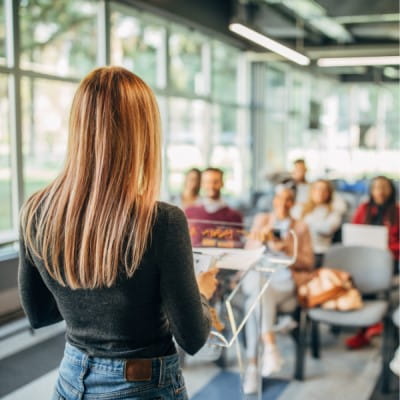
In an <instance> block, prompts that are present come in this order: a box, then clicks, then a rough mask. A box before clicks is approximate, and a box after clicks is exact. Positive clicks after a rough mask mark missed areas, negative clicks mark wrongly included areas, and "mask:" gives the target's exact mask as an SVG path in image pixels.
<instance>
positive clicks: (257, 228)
mask: <svg viewBox="0 0 400 400" xmlns="http://www.w3.org/2000/svg"><path fill="white" fill-rule="evenodd" d="M269 230H270V224H269V214H266V213H260V214H257V215H256V216H255V217H254V221H253V225H252V227H251V230H250V235H249V237H248V239H247V241H246V245H245V248H246V249H255V248H258V247H260V246H261V244H262V243H263V242H264V240H265V238H266V234H267V233H268V231H269Z"/></svg>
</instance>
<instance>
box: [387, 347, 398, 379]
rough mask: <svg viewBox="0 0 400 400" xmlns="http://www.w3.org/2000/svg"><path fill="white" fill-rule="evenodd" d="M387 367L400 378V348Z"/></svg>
mask: <svg viewBox="0 0 400 400" xmlns="http://www.w3.org/2000/svg"><path fill="white" fill-rule="evenodd" d="M389 367H390V369H391V370H392V372H393V373H394V374H396V375H397V376H400V347H398V348H397V350H396V353H395V354H394V357H393V360H392V361H390V364H389Z"/></svg>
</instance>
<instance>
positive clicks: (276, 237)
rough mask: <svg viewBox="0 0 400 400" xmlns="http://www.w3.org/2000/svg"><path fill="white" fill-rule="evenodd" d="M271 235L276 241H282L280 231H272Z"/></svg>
mask: <svg viewBox="0 0 400 400" xmlns="http://www.w3.org/2000/svg"><path fill="white" fill-rule="evenodd" d="M272 235H273V236H274V238H275V239H277V240H282V231H281V230H280V229H272Z"/></svg>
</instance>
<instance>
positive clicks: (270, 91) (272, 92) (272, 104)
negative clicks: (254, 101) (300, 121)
mask: <svg viewBox="0 0 400 400" xmlns="http://www.w3.org/2000/svg"><path fill="white" fill-rule="evenodd" d="M266 79H267V85H266V90H265V95H266V98H265V105H266V107H267V109H268V110H270V111H272V112H276V113H284V112H285V111H286V109H287V92H286V82H285V72H284V71H281V70H279V69H274V68H267V75H266Z"/></svg>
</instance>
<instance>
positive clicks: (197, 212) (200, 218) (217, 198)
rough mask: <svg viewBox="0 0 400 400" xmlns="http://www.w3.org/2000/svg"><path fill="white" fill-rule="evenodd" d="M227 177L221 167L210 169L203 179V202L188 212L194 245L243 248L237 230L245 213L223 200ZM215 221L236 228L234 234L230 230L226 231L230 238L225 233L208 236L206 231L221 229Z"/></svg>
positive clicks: (206, 171) (203, 175)
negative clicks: (240, 246)
mask: <svg viewBox="0 0 400 400" xmlns="http://www.w3.org/2000/svg"><path fill="white" fill-rule="evenodd" d="M223 175H224V173H223V171H221V170H220V169H218V168H211V167H210V168H207V169H206V170H205V171H203V173H202V177H201V188H202V192H203V197H202V199H201V203H200V204H198V205H193V206H190V207H187V208H186V209H185V213H186V216H187V218H188V220H189V226H190V231H191V238H192V244H193V246H195V247H197V246H211V247H212V246H221V247H225V246H226V247H238V246H239V245H240V243H239V238H238V235H237V233H235V232H234V231H237V230H239V229H240V228H241V224H242V222H243V217H242V214H241V213H239V212H238V211H236V210H234V209H232V208H230V207H229V206H228V205H227V204H226V202H225V201H224V200H223V198H222V195H221V191H222V188H223V186H224V179H223V178H224V176H223ZM213 222H221V223H222V222H224V223H227V224H226V226H232V232H233V233H230V232H229V229H228V230H226V231H225V233H228V235H224V232H223V233H222V234H221V235H217V236H215V235H210V236H209V237H204V232H205V231H207V230H209V229H214V228H217V227H218V226H217V225H215V224H213ZM230 224H231V225H230ZM211 236H212V237H211ZM211 242H212V243H211Z"/></svg>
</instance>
